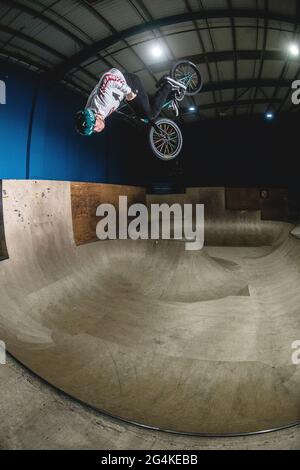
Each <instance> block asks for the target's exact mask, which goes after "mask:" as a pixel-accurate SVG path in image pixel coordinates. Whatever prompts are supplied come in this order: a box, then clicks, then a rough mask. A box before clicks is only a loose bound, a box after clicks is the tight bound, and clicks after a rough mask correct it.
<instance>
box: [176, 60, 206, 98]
mask: <svg viewBox="0 0 300 470" xmlns="http://www.w3.org/2000/svg"><path fill="white" fill-rule="evenodd" d="M171 76H172V78H173V79H174V80H177V81H178V82H180V83H183V85H185V86H186V87H187V90H186V93H185V94H186V96H195V95H197V93H199V92H200V91H201V89H202V86H203V79H202V76H201V73H200V71H199V70H198V68H197V67H196V65H195V64H193V63H192V62H190V61H188V60H180V61H178V62H176V64H174V65H173V67H172V70H171Z"/></svg>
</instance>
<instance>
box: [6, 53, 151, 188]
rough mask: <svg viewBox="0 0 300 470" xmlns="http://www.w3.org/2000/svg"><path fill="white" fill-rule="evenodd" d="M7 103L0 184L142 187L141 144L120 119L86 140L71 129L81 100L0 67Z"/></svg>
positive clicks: (18, 70) (21, 72)
mask: <svg viewBox="0 0 300 470" xmlns="http://www.w3.org/2000/svg"><path fill="white" fill-rule="evenodd" d="M0 80H4V81H5V83H6V87H7V103H6V105H0V179H5V178H9V179H14V178H16V179H18V178H21V179H26V178H29V179H54V180H67V181H87V182H102V183H116V184H136V185H140V184H141V185H142V184H143V183H144V174H143V173H144V169H143V168H144V165H143V164H142V161H141V157H142V155H143V145H142V142H143V140H142V139H141V136H140V135H137V133H136V131H135V129H133V128H132V127H131V126H129V125H128V124H127V123H126V122H123V121H122V120H120V118H119V117H117V119H115V118H109V119H108V120H107V129H106V131H105V132H104V133H103V134H101V135H97V136H93V137H91V138H84V137H81V136H79V135H78V134H77V133H76V132H75V130H74V115H75V113H76V111H78V109H81V108H82V107H84V104H85V100H84V98H82V97H81V96H79V95H77V94H75V93H73V92H71V91H69V90H67V89H65V88H64V87H62V86H61V85H55V84H46V83H42V84H39V79H38V76H37V75H36V74H34V73H31V72H29V71H26V70H25V69H23V68H20V67H16V66H14V65H12V64H9V63H5V62H0Z"/></svg>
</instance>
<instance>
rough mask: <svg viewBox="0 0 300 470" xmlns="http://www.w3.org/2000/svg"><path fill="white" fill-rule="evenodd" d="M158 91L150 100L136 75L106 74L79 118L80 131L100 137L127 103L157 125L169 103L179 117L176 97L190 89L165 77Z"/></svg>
mask: <svg viewBox="0 0 300 470" xmlns="http://www.w3.org/2000/svg"><path fill="white" fill-rule="evenodd" d="M158 87H159V88H158V90H157V92H156V93H155V95H154V96H151V97H150V96H149V95H148V93H147V92H146V90H145V87H144V85H143V83H142V81H141V79H140V78H139V77H138V76H137V75H136V74H133V73H124V74H123V73H122V72H120V70H118V69H111V70H109V71H108V72H107V73H105V74H104V75H103V76H102V77H101V79H100V81H99V82H98V84H97V85H96V86H95V88H94V89H93V91H92V93H91V94H90V96H89V98H88V101H87V104H86V107H85V109H84V110H82V111H79V112H78V113H77V114H76V119H75V125H76V130H77V131H78V132H79V133H80V134H81V135H84V136H90V135H92V134H94V133H100V132H102V131H103V130H104V129H105V119H106V118H107V117H108V116H109V115H110V114H112V113H113V112H114V111H116V110H117V109H118V108H119V106H120V104H121V103H122V101H123V100H124V99H125V100H126V101H128V102H130V106H131V108H132V109H133V110H134V112H135V114H136V115H137V116H138V117H139V118H141V119H148V120H149V121H150V122H153V121H155V120H156V119H157V117H158V116H159V114H160V112H161V110H162V108H163V106H164V104H165V103H166V101H167V99H170V98H171V108H172V109H173V111H174V112H175V114H176V116H178V106H177V103H176V100H175V99H174V93H176V92H178V91H182V90H184V91H185V90H186V86H185V85H183V84H182V83H180V82H178V81H176V80H174V79H173V78H171V77H168V76H165V77H163V78H162V79H161V80H160V81H159V82H158Z"/></svg>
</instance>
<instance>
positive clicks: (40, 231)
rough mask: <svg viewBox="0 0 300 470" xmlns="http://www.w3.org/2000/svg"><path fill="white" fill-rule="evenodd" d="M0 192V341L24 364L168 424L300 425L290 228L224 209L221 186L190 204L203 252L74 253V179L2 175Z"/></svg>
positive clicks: (96, 403)
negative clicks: (201, 217)
mask: <svg viewBox="0 0 300 470" xmlns="http://www.w3.org/2000/svg"><path fill="white" fill-rule="evenodd" d="M3 196H4V197H3V213H4V225H5V234H6V243H7V251H8V255H9V259H7V260H4V261H1V262H0V296H1V305H0V339H1V340H3V341H5V342H6V345H7V349H8V351H9V352H10V353H11V354H12V355H13V356H14V357H16V358H17V359H18V360H19V361H21V362H22V363H23V364H24V365H25V366H27V367H28V368H29V369H31V370H32V371H33V372H35V373H36V374H37V375H39V376H40V377H42V378H43V379H45V380H46V381H48V382H49V383H50V384H52V385H53V386H55V387H57V388H58V389H60V390H62V391H64V392H65V393H67V394H69V395H70V396H72V397H74V398H76V399H78V400H81V401H82V402H84V403H86V404H88V405H90V406H92V407H94V408H96V409H98V410H101V411H103V412H105V413H108V414H110V415H112V416H115V417H119V418H122V419H123V420H126V421H130V422H134V423H139V424H142V425H145V426H150V427H154V428H160V429H163V430H170V431H174V432H184V433H199V434H217V435H220V434H239V433H250V432H259V431H264V430H270V429H275V428H280V427H285V426H289V425H291V424H295V423H296V422H300V393H299V392H300V366H296V365H294V364H293V363H292V353H293V350H292V344H293V343H294V342H295V341H296V340H300V307H299V306H300V241H299V240H297V239H295V238H293V237H291V236H290V235H289V232H290V230H291V228H292V227H291V226H289V225H288V224H284V223H277V222H261V220H260V216H259V213H257V212H255V213H236V212H230V211H229V212H226V211H225V206H224V191H223V189H222V188H213V189H210V190H199V189H194V190H192V189H191V190H190V191H188V192H187V195H186V196H185V197H186V198H187V199H188V200H190V201H192V202H199V203H200V202H205V201H206V204H207V207H208V210H207V213H206V215H207V226H206V239H207V242H208V245H207V246H206V247H205V249H204V250H202V251H199V252H186V251H185V249H184V243H182V242H177V241H159V242H158V243H155V242H154V241H135V242H134V241H130V240H129V241H119V240H117V241H107V242H96V243H91V244H88V245H82V246H76V245H75V243H74V235H73V225H72V207H71V189H70V184H69V183H63V182H47V181H43V182H37V181H36V182H35V181H4V182H3ZM178 198H179V196H178ZM175 199H176V198H175ZM178 200H180V198H179V199H178ZM148 202H149V203H150V202H151V201H150V200H149V201H148ZM181 202H184V201H181Z"/></svg>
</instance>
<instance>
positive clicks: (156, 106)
mask: <svg viewBox="0 0 300 470" xmlns="http://www.w3.org/2000/svg"><path fill="white" fill-rule="evenodd" d="M171 95H172V86H171V85H170V84H169V83H164V84H163V85H162V86H161V87H160V88H159V90H158V91H157V92H156V93H155V95H154V96H152V97H151V98H150V101H151V115H152V119H153V120H154V119H156V118H157V117H158V116H159V114H160V112H161V110H162V108H163V106H164V104H165V103H166V102H167V101H168V99H169V98H170V99H172V98H173V97H172V96H171Z"/></svg>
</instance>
